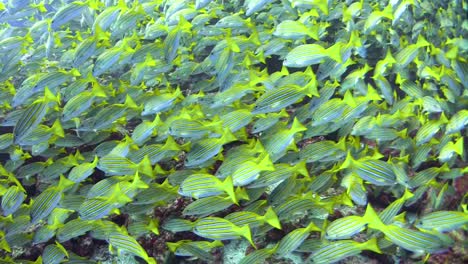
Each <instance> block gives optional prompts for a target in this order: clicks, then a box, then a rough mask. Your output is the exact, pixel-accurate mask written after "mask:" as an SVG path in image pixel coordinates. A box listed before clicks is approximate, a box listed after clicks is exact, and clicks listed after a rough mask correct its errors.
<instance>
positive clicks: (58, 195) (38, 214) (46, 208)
mask: <svg viewBox="0 0 468 264" xmlns="http://www.w3.org/2000/svg"><path fill="white" fill-rule="evenodd" d="M73 184H74V182H72V181H70V180H68V179H67V178H65V177H64V176H63V175H62V176H60V181H59V182H58V184H57V185H53V186H50V187H49V188H47V189H46V190H44V191H43V192H41V193H40V194H39V195H38V196H37V197H35V199H34V200H32V202H31V203H32V204H31V209H30V213H29V215H30V216H31V223H38V222H39V221H40V220H42V219H43V218H45V217H47V216H48V215H49V214H50V213H51V212H52V210H54V209H55V208H56V207H57V206H58V204H59V202H60V200H61V199H62V196H63V192H64V191H65V190H66V189H68V188H69V187H70V186H71V185H73Z"/></svg>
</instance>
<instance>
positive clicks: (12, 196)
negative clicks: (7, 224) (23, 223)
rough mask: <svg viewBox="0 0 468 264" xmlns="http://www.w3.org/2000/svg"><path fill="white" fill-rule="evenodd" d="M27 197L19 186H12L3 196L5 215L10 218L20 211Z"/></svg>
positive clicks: (2, 204) (2, 205)
mask: <svg viewBox="0 0 468 264" xmlns="http://www.w3.org/2000/svg"><path fill="white" fill-rule="evenodd" d="M25 198H26V195H25V194H24V192H23V191H22V190H21V189H20V188H19V187H18V186H10V188H8V189H7V190H6V192H5V193H4V194H3V196H2V203H1V207H2V210H3V215H4V216H8V215H10V214H13V213H14V212H15V211H16V210H18V209H19V207H20V206H21V204H22V203H23V201H24V199H25Z"/></svg>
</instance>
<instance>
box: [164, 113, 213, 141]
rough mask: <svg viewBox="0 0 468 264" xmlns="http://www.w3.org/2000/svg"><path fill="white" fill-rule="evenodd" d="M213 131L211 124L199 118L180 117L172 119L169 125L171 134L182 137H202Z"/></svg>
mask: <svg viewBox="0 0 468 264" xmlns="http://www.w3.org/2000/svg"><path fill="white" fill-rule="evenodd" d="M210 131H211V129H210V126H207V125H205V124H203V123H202V122H200V121H198V120H192V119H187V118H180V119H176V120H174V121H172V123H171V125H170V126H169V134H170V135H172V136H175V137H182V138H193V139H196V138H201V137H203V136H205V135H207V134H208V133H209V132H210Z"/></svg>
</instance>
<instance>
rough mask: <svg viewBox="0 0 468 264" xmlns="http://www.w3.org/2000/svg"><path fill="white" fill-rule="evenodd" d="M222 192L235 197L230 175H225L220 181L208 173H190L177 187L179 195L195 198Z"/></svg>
mask: <svg viewBox="0 0 468 264" xmlns="http://www.w3.org/2000/svg"><path fill="white" fill-rule="evenodd" d="M223 192H226V193H228V194H229V195H230V196H231V197H235V195H234V186H233V185H232V178H231V177H227V178H226V180H225V181H224V182H221V181H220V180H219V179H218V178H216V177H215V176H213V175H210V174H192V175H190V176H189V177H187V178H186V179H185V180H184V181H183V182H182V183H181V184H180V188H179V194H180V195H183V196H189V197H194V198H197V199H198V198H203V197H208V196H214V195H218V194H222V193H223Z"/></svg>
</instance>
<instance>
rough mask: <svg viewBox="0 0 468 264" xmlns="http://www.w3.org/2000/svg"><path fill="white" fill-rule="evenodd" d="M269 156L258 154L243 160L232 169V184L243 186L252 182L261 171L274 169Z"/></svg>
mask: <svg viewBox="0 0 468 264" xmlns="http://www.w3.org/2000/svg"><path fill="white" fill-rule="evenodd" d="M274 170H275V167H274V165H273V162H272V161H271V159H270V156H269V155H268V154H267V155H260V156H258V158H256V159H251V160H245V161H244V162H242V163H241V164H239V165H238V166H237V167H236V169H235V170H233V172H232V174H231V177H232V181H233V185H234V186H245V185H248V184H250V183H252V182H254V181H255V180H256V179H258V177H260V173H261V172H262V171H274Z"/></svg>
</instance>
